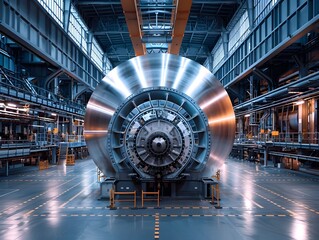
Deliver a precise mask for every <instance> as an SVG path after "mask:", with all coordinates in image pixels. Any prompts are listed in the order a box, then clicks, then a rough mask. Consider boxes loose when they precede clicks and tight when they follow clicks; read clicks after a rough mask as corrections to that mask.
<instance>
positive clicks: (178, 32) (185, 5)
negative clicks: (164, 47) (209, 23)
mask: <svg viewBox="0 0 319 240" xmlns="http://www.w3.org/2000/svg"><path fill="white" fill-rule="evenodd" d="M175 3H176V8H175V13H173V14H172V19H171V23H172V24H173V32H172V43H171V44H170V45H169V47H168V52H169V53H172V54H179V50H180V47H181V45H182V41H183V37H184V33H185V28H186V24H187V20H188V16H189V13H190V10H191V6H192V0H175ZM173 11H174V10H173Z"/></svg>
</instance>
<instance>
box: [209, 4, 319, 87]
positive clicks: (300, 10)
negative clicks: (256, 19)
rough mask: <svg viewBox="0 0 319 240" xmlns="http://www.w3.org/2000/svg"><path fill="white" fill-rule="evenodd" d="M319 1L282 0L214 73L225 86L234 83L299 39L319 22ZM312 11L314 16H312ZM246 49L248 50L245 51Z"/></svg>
mask: <svg viewBox="0 0 319 240" xmlns="http://www.w3.org/2000/svg"><path fill="white" fill-rule="evenodd" d="M317 5H319V3H318V1H312V0H311V1H289V0H283V1H279V2H278V4H276V5H275V6H274V8H273V9H271V11H270V12H269V13H268V14H267V15H266V16H265V18H264V19H263V20H261V21H260V23H259V24H258V25H257V26H255V28H254V29H253V30H252V31H251V32H250V34H249V35H248V37H247V39H246V40H245V41H243V42H242V43H241V44H240V45H239V47H238V48H237V49H236V50H235V51H234V52H233V53H232V54H230V55H229V56H228V58H227V59H226V60H225V61H224V63H222V64H220V65H219V66H220V67H218V68H217V69H213V73H214V74H215V76H216V77H217V78H219V79H220V80H221V82H222V84H223V85H224V86H226V87H227V86H229V85H231V84H234V83H236V82H238V81H239V80H241V79H242V78H244V77H245V76H247V75H248V74H250V73H251V72H252V69H253V68H254V67H256V66H258V65H259V64H262V63H264V62H266V61H267V60H268V59H270V58H271V57H273V56H275V55H276V54H278V53H279V52H280V51H282V50H283V49H285V48H286V47H288V46H289V45H290V44H292V43H293V42H295V41H297V40H298V39H300V38H301V37H302V36H304V35H305V34H306V33H308V32H309V31H311V30H313V29H314V28H315V27H316V25H317V24H318V23H319V13H318V12H319V10H318V11H317V10H314V11H315V12H316V15H313V14H312V12H313V10H312V9H313V8H314V9H317V8H318V7H317ZM312 15H313V16H312ZM245 52H247V54H243V53H245Z"/></svg>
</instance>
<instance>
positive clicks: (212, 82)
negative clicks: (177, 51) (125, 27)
mask: <svg viewBox="0 0 319 240" xmlns="http://www.w3.org/2000/svg"><path fill="white" fill-rule="evenodd" d="M150 87H168V88H173V89H176V90H178V91H179V92H182V93H184V94H186V95H188V96H189V97H191V98H192V99H193V100H194V101H195V102H196V103H197V105H198V106H199V107H200V108H201V109H202V110H203V112H204V113H205V114H206V116H207V118H208V123H209V126H208V127H209V129H210V131H211V151H210V154H209V160H208V162H207V165H206V168H205V172H204V175H205V176H211V175H212V173H213V172H214V171H216V170H217V169H218V168H220V167H221V166H222V163H223V161H224V159H225V158H226V157H227V156H228V154H229V152H230V150H231V148H232V144H233V140H234V134H235V117H234V112H233V108H232V104H231V102H230V99H229V97H228V95H227V92H226V91H225V89H224V88H223V86H222V85H221V84H220V82H219V81H218V80H217V79H216V78H215V77H214V76H213V75H212V74H211V73H210V72H209V71H208V70H207V69H206V68H204V67H203V66H201V65H200V64H198V63H196V62H194V61H192V60H189V59H187V58H183V57H180V56H176V55H170V54H150V55H145V56H140V57H136V58H133V59H131V60H129V61H127V62H125V63H123V64H121V65H119V66H118V67H116V68H114V69H113V70H112V71H111V72H109V73H108V75H107V76H106V77H105V78H104V79H103V80H102V81H101V83H100V84H99V85H98V86H97V88H96V90H95V91H94V93H93V94H92V96H91V99H90V101H89V103H88V105H87V112H86V115H85V132H84V134H85V138H86V142H87V146H88V148H89V151H90V155H91V156H92V157H93V159H94V162H95V163H96V165H97V166H98V167H99V169H101V171H102V172H103V173H104V174H105V175H107V176H114V174H115V172H116V171H118V169H116V166H115V165H114V164H113V166H112V161H111V157H110V155H109V153H108V151H107V143H106V139H107V136H108V126H109V123H110V120H111V118H112V116H113V114H114V113H115V111H116V109H117V108H118V107H119V106H120V105H121V104H123V103H124V102H125V101H126V98H128V97H129V96H131V95H132V94H134V93H136V92H138V91H139V90H141V89H144V88H150Z"/></svg>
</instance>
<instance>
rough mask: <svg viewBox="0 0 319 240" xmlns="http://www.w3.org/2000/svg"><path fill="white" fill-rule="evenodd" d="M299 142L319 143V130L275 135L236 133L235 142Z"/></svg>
mask: <svg viewBox="0 0 319 240" xmlns="http://www.w3.org/2000/svg"><path fill="white" fill-rule="evenodd" d="M266 142H273V143H276V142H277V143H299V144H317V145H318V144H319V132H303V133H301V132H290V133H279V134H278V135H277V136H273V135H272V134H271V132H269V133H259V134H258V135H257V136H249V135H244V134H236V137H235V143H239V144H240V143H252V144H254V143H256V144H260V143H266Z"/></svg>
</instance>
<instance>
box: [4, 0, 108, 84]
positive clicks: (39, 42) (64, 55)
mask: <svg viewBox="0 0 319 240" xmlns="http://www.w3.org/2000/svg"><path fill="white" fill-rule="evenodd" d="M0 5H1V8H0V11H1V14H0V32H3V33H4V34H5V35H7V36H8V37H9V38H11V39H12V40H14V41H15V42H17V43H19V44H21V45H22V46H23V47H25V48H27V49H28V50H30V51H31V52H33V53H34V54H36V55H38V56H40V57H41V58H43V59H44V60H45V61H48V62H49V63H50V64H52V65H54V66H56V67H58V68H62V69H64V70H65V71H66V72H67V73H68V74H69V75H70V76H72V77H73V78H74V79H76V80H78V81H80V82H83V83H84V84H85V85H87V86H88V87H89V88H91V89H92V90H93V89H94V87H95V86H96V85H97V83H98V82H100V80H101V79H102V78H103V76H104V74H103V73H102V71H100V70H98V68H97V66H95V65H94V63H93V62H91V60H90V57H88V56H86V55H85V54H84V53H83V52H82V50H81V49H79V47H78V46H77V45H76V44H75V43H74V42H73V41H72V40H71V39H70V37H69V36H68V35H67V33H66V32H65V31H64V30H63V29H62V28H61V27H60V26H59V25H58V23H56V22H55V21H54V19H53V18H52V17H51V16H50V15H48V14H47V13H46V12H45V10H44V9H43V8H42V7H41V5H40V4H39V3H38V2H37V1H35V0H33V1H18V0H17V1H7V0H1V2H0ZM83 59H85V60H86V61H87V64H85V65H84V64H83V63H84V61H83ZM92 69H95V71H96V73H97V74H96V75H95V76H93V75H92Z"/></svg>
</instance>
